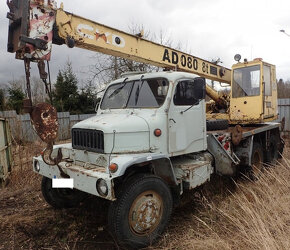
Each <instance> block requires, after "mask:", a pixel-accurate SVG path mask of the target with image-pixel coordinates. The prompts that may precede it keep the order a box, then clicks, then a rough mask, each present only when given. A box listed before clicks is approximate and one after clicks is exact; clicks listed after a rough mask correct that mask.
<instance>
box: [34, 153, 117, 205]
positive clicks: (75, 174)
mask: <svg viewBox="0 0 290 250" xmlns="http://www.w3.org/2000/svg"><path fill="white" fill-rule="evenodd" d="M36 161H38V162H39V171H37V170H36V168H35V167H34V166H35V163H36ZM59 166H60V167H61V168H62V170H63V171H64V173H66V174H67V175H68V176H70V178H72V179H73V183H74V188H76V189H78V190H81V191H83V192H86V193H89V194H93V195H96V196H99V197H101V198H104V199H107V200H115V194H114V183H113V178H112V177H111V176H110V175H109V174H108V173H106V169H105V168H104V167H97V166H96V167H93V168H92V167H90V168H86V167H85V166H79V165H76V164H74V163H68V162H61V163H60V164H59ZM33 171H34V172H36V173H38V174H40V175H43V176H45V177H47V178H50V179H52V178H62V177H61V174H60V171H59V169H58V167H57V166H56V165H54V166H51V165H47V164H46V163H45V162H44V161H43V160H42V157H41V156H38V157H33ZM100 179H103V180H104V181H105V182H106V184H107V187H108V194H107V195H106V196H103V195H101V194H100V193H98V190H97V181H98V180H100Z"/></svg>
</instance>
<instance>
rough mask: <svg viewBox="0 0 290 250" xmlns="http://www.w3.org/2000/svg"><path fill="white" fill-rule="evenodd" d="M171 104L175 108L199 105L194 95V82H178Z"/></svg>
mask: <svg viewBox="0 0 290 250" xmlns="http://www.w3.org/2000/svg"><path fill="white" fill-rule="evenodd" d="M173 103H174V104H175V105H176V106H189V105H195V104H198V103H199V101H198V100H197V99H196V98H195V94H194V81H189V80H186V81H180V82H179V83H178V84H177V86H176V88H175V93H174V97H173Z"/></svg>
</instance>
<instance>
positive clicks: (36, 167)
mask: <svg viewBox="0 0 290 250" xmlns="http://www.w3.org/2000/svg"><path fill="white" fill-rule="evenodd" d="M34 170H35V171H36V172H39V171H40V163H39V161H36V160H35V161H34Z"/></svg>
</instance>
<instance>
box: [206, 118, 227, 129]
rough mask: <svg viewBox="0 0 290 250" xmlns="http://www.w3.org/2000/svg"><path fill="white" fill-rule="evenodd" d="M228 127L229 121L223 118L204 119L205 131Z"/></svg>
mask: <svg viewBox="0 0 290 250" xmlns="http://www.w3.org/2000/svg"><path fill="white" fill-rule="evenodd" d="M228 127H229V121H228V120H225V119H220V120H207V121H206V130H207V131H214V130H223V129H227V128H228Z"/></svg>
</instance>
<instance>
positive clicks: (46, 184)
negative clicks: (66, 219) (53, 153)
mask: <svg viewBox="0 0 290 250" xmlns="http://www.w3.org/2000/svg"><path fill="white" fill-rule="evenodd" d="M41 191H42V195H43V197H44V199H45V200H46V202H47V203H48V204H49V205H51V206H52V207H54V208H71V207H76V206H78V205H79V204H80V202H81V201H83V200H84V199H85V198H86V194H85V193H83V192H81V191H79V190H76V189H69V188H53V187H52V179H49V178H47V177H45V176H43V178H42V182H41Z"/></svg>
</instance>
